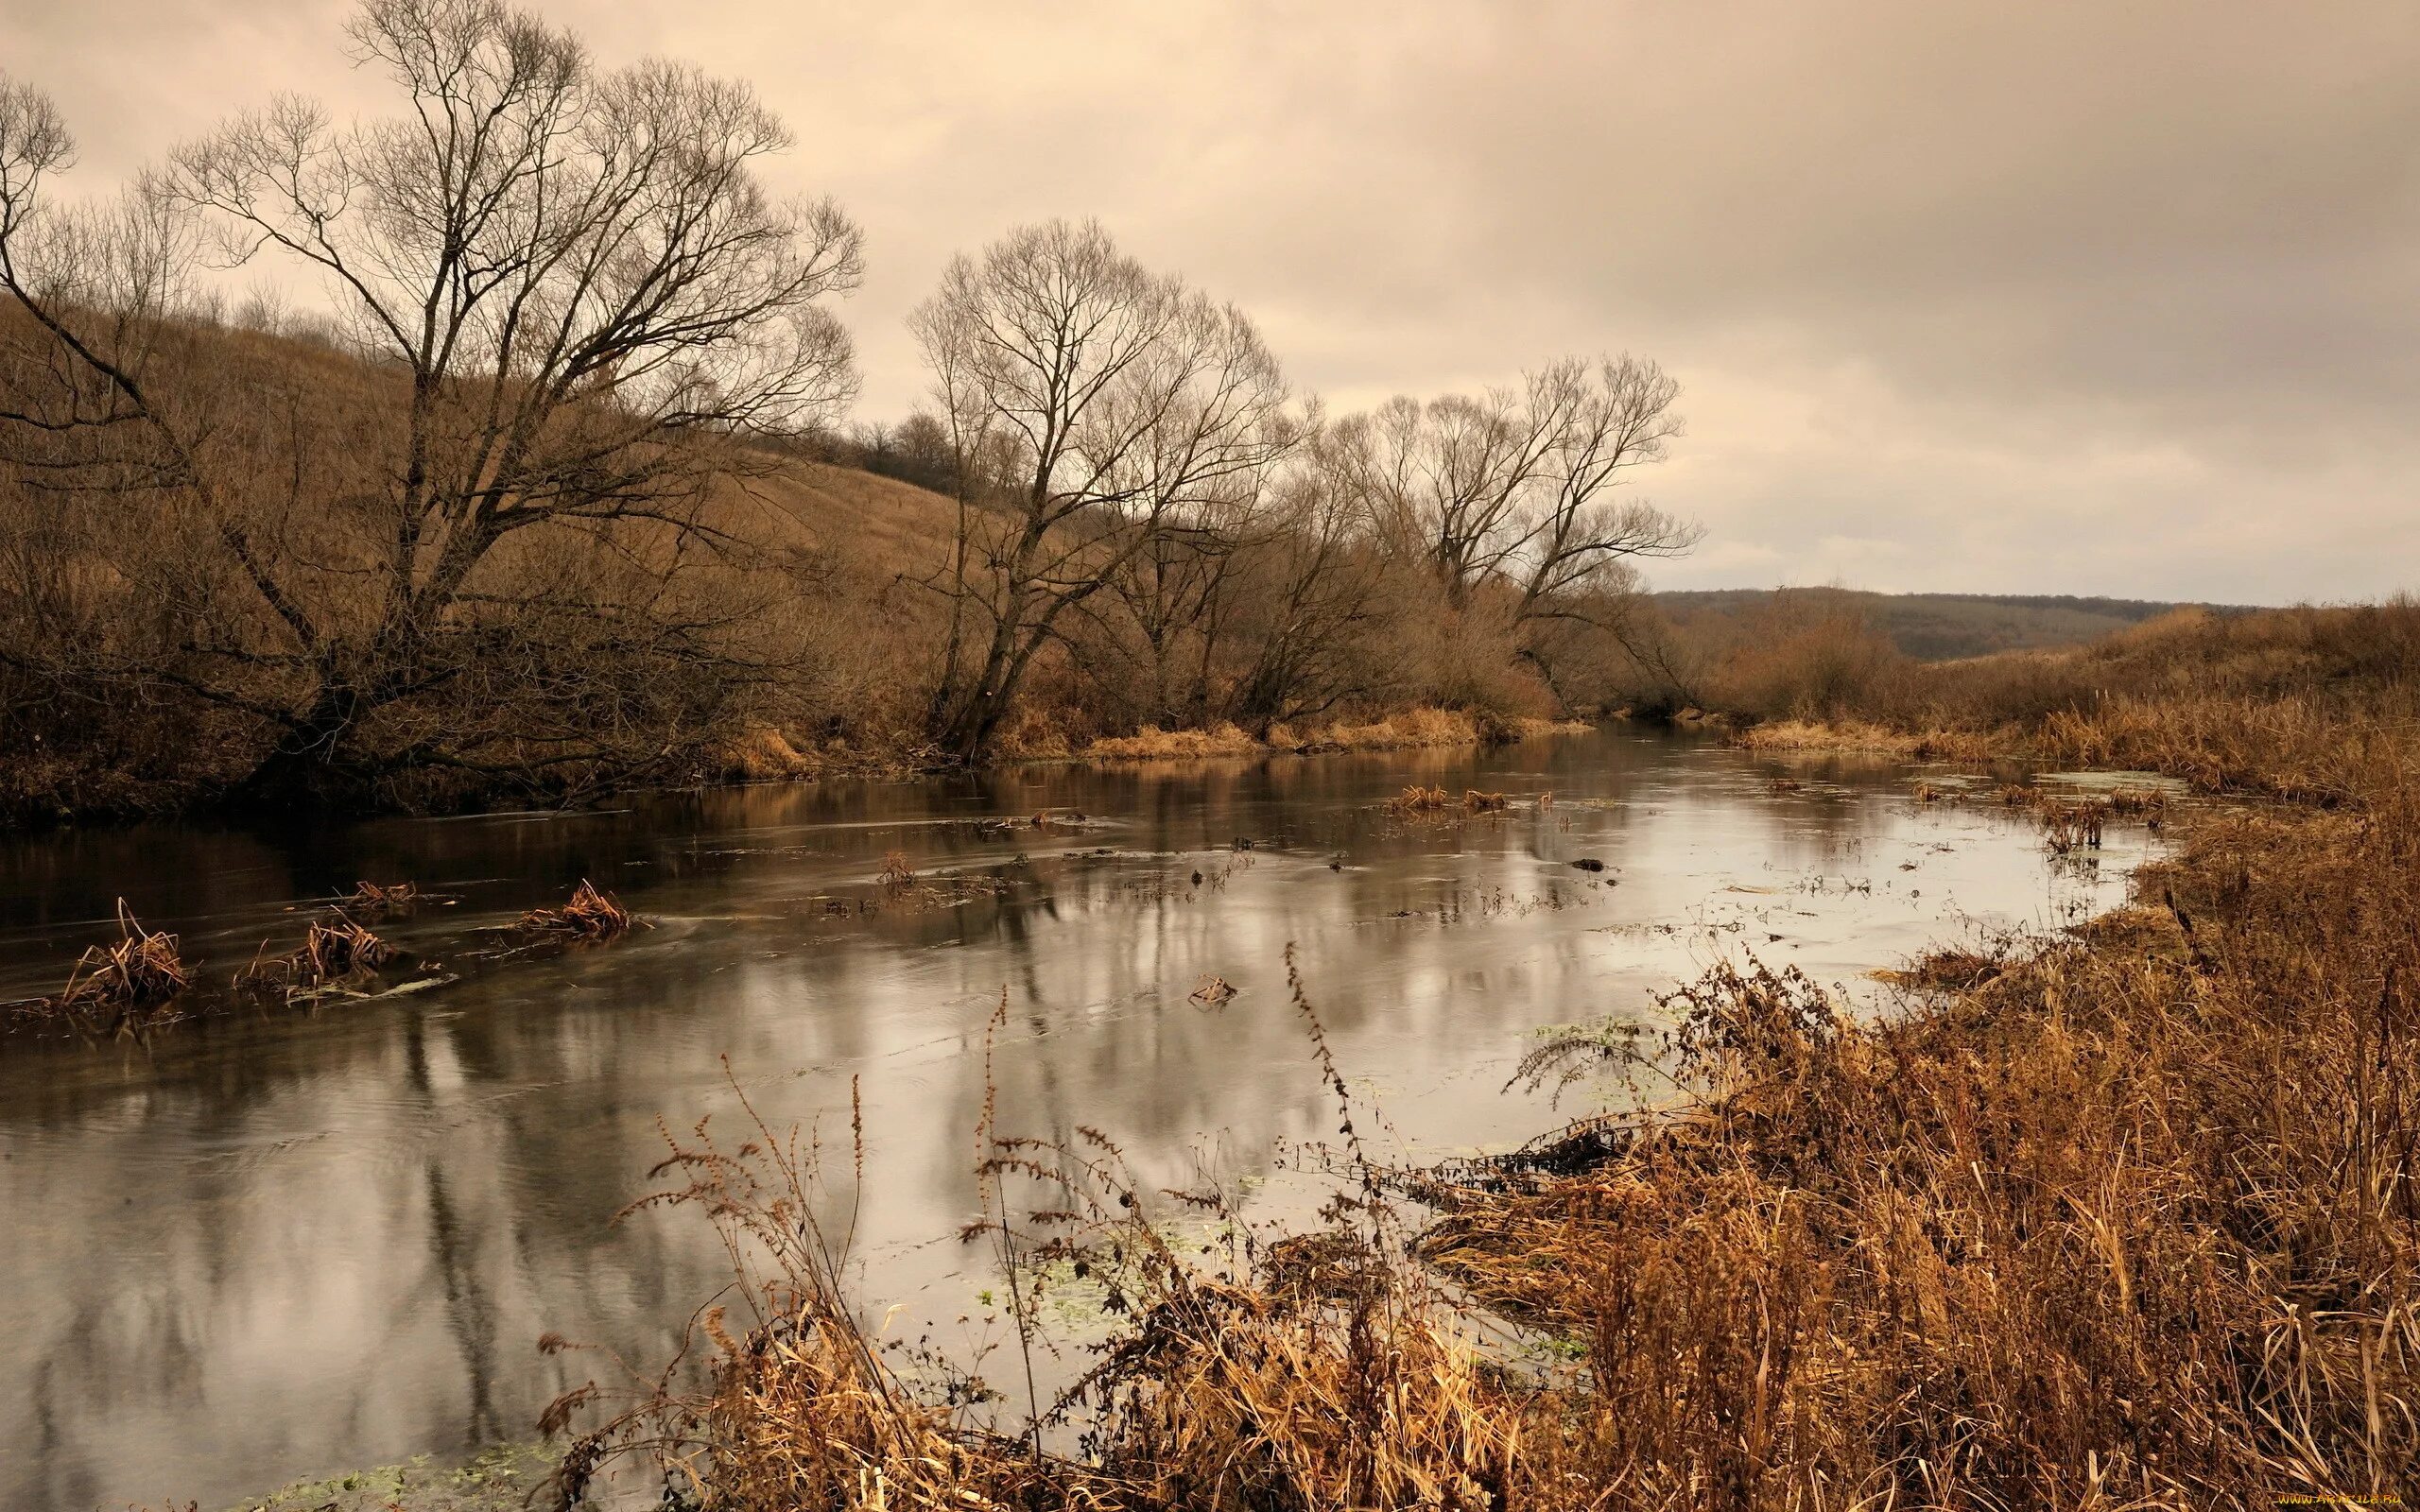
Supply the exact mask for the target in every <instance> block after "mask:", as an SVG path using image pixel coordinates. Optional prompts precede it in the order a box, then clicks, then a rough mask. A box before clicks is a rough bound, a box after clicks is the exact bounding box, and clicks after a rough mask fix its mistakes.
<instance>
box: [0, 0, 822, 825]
mask: <svg viewBox="0 0 2420 1512" xmlns="http://www.w3.org/2000/svg"><path fill="white" fill-rule="evenodd" d="M348 34H349V36H350V38H351V40H352V43H353V48H354V56H355V58H356V60H358V61H361V62H363V63H366V64H371V65H374V66H377V67H379V68H380V69H382V70H383V71H384V72H385V73H386V74H387V75H388V76H389V77H390V78H391V79H392V80H393V81H394V82H395V84H396V85H397V86H398V88H399V90H400V91H401V93H402V94H403V96H404V98H405V100H406V107H407V108H406V110H405V111H404V112H403V113H401V114H400V115H398V116H396V117H394V118H392V119H385V120H375V121H370V122H365V123H361V124H357V125H351V126H338V125H337V124H336V123H334V122H333V121H332V120H331V119H330V117H329V116H328V115H327V113H326V112H324V111H322V110H321V109H320V108H319V107H318V106H316V105H313V104H310V103H308V102H305V101H302V100H299V99H293V98H285V99H280V100H278V101H277V102H275V103H274V104H272V105H270V106H269V107H268V108H267V109H266V110H263V111H260V112H255V113H253V114H250V115H247V116H244V117H241V118H239V119H237V120H235V121H233V122H231V123H230V124H228V125H227V126H225V127H223V128H221V129H218V130H216V131H215V132H213V133H211V134H209V135H208V136H205V137H203V138H202V139H200V140H199V141H197V142H194V143H191V144H188V145H187V146H183V147H181V148H180V149H178V150H177V151H176V153H175V154H174V155H173V157H172V158H171V160H170V162H169V164H168V165H167V167H166V168H165V169H164V170H163V171H161V172H159V173H157V174H154V175H150V176H147V179H146V180H145V181H144V182H143V184H141V185H140V186H139V188H138V191H137V192H136V193H135V194H134V195H133V196H131V197H130V199H129V201H128V207H127V208H123V209H121V210H120V211H118V212H117V213H116V214H115V215H113V216H112V217H109V218H108V219H107V220H106V222H103V221H98V220H94V219H92V218H91V217H87V218H86V220H85V221H84V222H83V224H84V226H85V228H86V229H84V230H83V231H81V232H78V233H75V234H69V233H66V232H62V231H60V230H57V229H52V230H51V231H50V232H49V233H48V234H43V235H39V236H37V235H34V234H32V232H34V231H36V230H41V229H43V228H42V227H41V222H42V221H43V211H44V206H43V198H42V195H43V180H44V179H45V178H46V177H47V176H49V175H51V174H53V173H55V172H56V171H58V170H59V169H61V168H62V167H64V166H66V165H67V163H68V162H69V161H70V158H71V155H72V153H71V149H70V147H69V146H68V145H67V141H66V137H65V133H64V131H63V129H61V127H60V125H59V123H58V119H57V113H56V112H55V111H53V110H52V109H51V108H50V107H49V105H48V103H47V102H46V101H44V100H43V99H42V98H41V96H39V95H36V94H31V93H30V92H28V91H26V90H25V89H23V88H22V87H19V86H14V85H0V286H5V288H6V289H7V291H8V293H9V295H10V296H11V297H13V299H14V301H16V304H17V305H18V307H19V308H20V309H21V310H22V311H23V312H25V314H26V315H27V316H28V317H30V318H31V319H32V320H33V322H35V324H36V325H37V326H38V327H39V329H40V331H41V332H42V333H43V336H44V337H45V338H46V340H47V342H48V344H49V351H48V352H47V353H46V356H45V363H44V365H43V369H42V371H43V372H44V373H46V374H47V375H48V377H49V378H50V379H51V380H52V381H50V382H49V383H48V385H47V387H44V386H43V384H41V383H32V384H21V385H15V386H12V392H11V394H10V399H11V400H12V401H15V403H13V404H9V405H8V406H7V407H8V408H9V413H8V414H6V415H5V416H0V421H5V422H6V423H7V425H9V427H12V428H14V429H15V430H16V431H17V432H18V433H19V434H20V436H21V438H28V440H29V444H26V445H25V446H23V447H21V448H19V450H20V451H21V452H22V453H23V454H24V456H25V459H26V460H27V461H29V462H30V463H32V464H34V465H38V466H41V467H43V468H47V469H50V470H52V471H53V472H58V473H60V474H61V475H74V476H75V477H77V478H78V479H79V480H80V481H82V482H83V483H84V484H86V485H87V486H93V487H105V488H110V489H121V488H123V486H124V485H125V484H126V483H127V482H128V481H129V478H130V470H131V471H132V473H133V474H135V475H139V476H140V478H141V480H142V481H143V482H145V483H146V484H147V485H149V486H151V487H154V488H156V489H158V490H164V491H165V492H167V493H169V494H173V495H174V496H176V497H177V498H178V499H179V500H180V501H182V503H183V504H184V505H186V506H187V507H190V508H191V509H193V510H194V511H196V512H197V513H198V514H199V517H200V518H202V519H203V520H205V521H207V522H208V523H209V526H210V531H211V534H212V537H213V539H214V541H215V545H216V552H217V554H218V556H219V557H220V558H222V560H223V561H224V563H225V564H226V566H227V569H228V571H227V574H226V575H225V576H228V577H229V578H231V579H232V580H233V582H234V583H235V584H237V585H239V586H240V587H241V589H242V590H243V591H244V592H245V593H247V594H248V595H249V611H248V612H246V613H244V614H242V615H239V616H237V617H234V618H233V619H223V620H221V621H220V622H219V623H221V624H223V625H225V626H227V627H229V628H228V629H227V631H226V633H225V634H223V635H222V636H220V637H218V638H217V640H216V642H215V643H211V644H195V645H193V646H189V647H187V648H186V650H187V651H188V652H189V653H191V654H190V656H189V657H188V659H187V662H186V665H185V666H184V667H182V668H181V669H177V670H175V672H174V676H175V677H176V678H177V679H180V680H181V681H182V684H184V685H185V686H187V687H188V689H189V691H191V692H192V693H193V694H195V695H197V696H201V697H205V698H209V699H212V700H214V701H218V702H222V703H226V704H230V705H233V706H238V707H241V708H242V709H244V710H245V711H246V712H248V713H253V714H256V715H258V716H260V717H262V718H264V719H266V720H268V722H269V723H270V724H271V725H273V726H274V727H275V729H276V730H277V731H278V736H277V740H276V744H275V748H274V751H273V752H272V754H271V756H270V758H269V760H268V763H267V764H266V765H264V767H263V769H262V772H261V773H260V778H261V780H262V781H263V782H265V783H268V784H271V785H276V786H286V785H293V784H298V783H299V784H302V785H308V786H320V785H324V784H326V783H328V782H355V781H358V780H361V779H362V778H364V777H365V776H372V775H375V773H376V771H377V770H378V769H380V768H384V767H391V766H394V765H414V764H439V765H443V764H448V763H452V764H458V765H477V762H476V760H475V758H474V757H471V756H467V755H465V754H464V753H463V752H461V751H460V750H458V749H456V748H453V747H451V746H450V745H449V742H448V741H447V740H446V738H445V736H444V727H445V723H446V722H445V721H443V720H436V721H425V720H424V721H421V722H419V723H418V724H417V725H416V726H414V727H413V730H412V732H411V733H410V734H409V735H408V736H407V737H405V738H401V739H400V740H390V741H389V742H388V743H387V744H386V746H385V747H384V748H381V749H378V750H376V751H372V749H370V748H369V745H370V743H369V742H368V741H367V740H366V739H365V737H364V734H363V728H364V725H365V722H366V721H368V720H370V719H371V718H372V715H374V714H377V713H379V712H380V711H384V710H389V709H391V708H393V707H395V706H399V705H402V704H405V703H406V702H409V701H412V700H423V701H424V700H429V699H433V698H440V697H448V696H458V695H460V694H462V693H464V692H466V691H467V690H468V689H469V688H471V687H473V686H475V685H480V684H483V683H486V682H489V681H492V680H493V678H492V676H491V669H489V668H487V667H485V666H483V664H482V661H481V658H482V656H483V655H485V653H486V651H487V649H488V648H490V647H493V646H494V645H495V644H498V643H499V642H500V641H503V640H509V639H510V627H514V626H527V625H531V624H538V623H549V624H555V625H562V624H567V623H571V622H573V621H577V620H579V618H580V617H581V616H583V615H590V616H593V615H594V614H595V613H596V612H598V611H599V604H598V603H597V602H596V600H595V599H594V598H593V596H591V592H590V591H591V589H592V588H593V587H594V583H593V581H589V580H584V579H582V577H581V575H579V574H573V575H568V576H569V578H570V579H571V580H566V575H563V574H561V573H557V572H550V571H548V570H545V569H544V567H543V566H542V565H540V563H541V562H542V559H543V558H544V557H545V555H546V550H545V548H546V547H547V546H550V545H551V546H555V547H560V548H565V549H576V550H577V551H578V552H579V553H583V554H585V553H596V554H602V555H603V556H605V557H614V556H621V557H625V558H631V559H633V560H638V559H645V560H647V561H648V562H650V563H651V564H652V565H653V566H654V567H656V568H657V569H660V570H663V571H669V570H671V568H672V567H673V566H675V565H676V564H677V563H679V562H680V561H681V560H683V559H684V558H686V557H687V556H688V555H689V554H690V553H692V552H693V551H694V550H696V549H698V548H700V547H705V546H713V545H718V544H719V545H728V544H732V543H733V540H734V538H733V537H732V534H731V532H730V531H729V529H728V528H727V527H725V526H724V525H721V524H717V517H716V514H715V512H714V510H713V509H712V508H711V507H710V504H711V500H712V498H713V495H714V493H715V488H716V485H717V481H718V480H720V479H724V478H728V477H730V476H731V475H733V474H735V473H738V472H745V471H747V470H748V469H750V468H751V467H754V466H759V465H765V463H764V462H763V461H762V459H760V458H759V457H757V456H755V455H752V454H751V453H750V451H749V450H748V448H747V447H746V445H745V443H746V441H747V440H748V439H749V438H751V437H752V436H753V435H758V434H763V433H768V432H772V431H776V430H780V429H783V428H786V427H788V426H792V425H794V424H797V423H798V422H800V421H805V420H812V419H815V418H817V417H819V416H820V415H821V414H822V413H824V412H826V411H828V410H829V409H831V408H832V407H833V406H835V405H836V404H838V402H839V401H841V400H842V399H844V398H845V397H846V395H847V394H848V392H849V391H850V387H851V376H850V352H849V345H848V341H847V338H846V336H845V334H844V333H843V332H842V331H841V329H840V327H839V325H838V322H837V320H836V319H835V318H833V316H832V315H831V313H830V311H829V309H828V308H827V303H826V301H827V297H829V296H831V295H834V294H837V293H840V292H844V291H846V290H847V289H849V288H850V287H852V286H853V285H854V283H855V282H856V278H857V275H858V271H859V233H858V232H857V230H856V227H855V226H854V225H853V224H852V223H851V222H850V221H849V220H848V219H847V217H846V216H845V215H842V214H841V213H840V211H839V210H838V208H837V207H835V206H834V205H832V204H831V203H830V202H828V201H823V202H814V203H791V202H785V201H782V200H779V199H776V198H773V197H771V196H770V195H769V193H768V192H767V191H766V189H765V188H764V186H763V185H762V183H761V182H760V181H759V179H758V177H757V170H758V165H759V163H761V161H762V160H763V159H764V158H766V157H767V156H768V155H769V154H772V153H775V152H778V151H780V150H782V149H784V148H785V147H787V146H788V143H789V138H788V136H787V132H786V131H785V129H784V128H783V127H782V125H781V123H780V122H779V121H778V120H777V119H776V118H775V117H774V116H773V115H772V114H771V113H770V112H768V111H767V110H766V109H765V108H764V107H763V106H762V105H760V104H759V103H758V102H757V101H756V99H755V98H754V96H753V95H752V94H751V93H750V92H749V90H748V89H747V88H746V87H745V86H743V85H739V84H735V83H730V82H725V81H720V80H716V79H712V78H708V77H704V76H702V75H700V74H699V73H697V72H696V71H694V70H692V69H689V68H686V67H683V66H680V65H676V64H672V63H666V62H658V61H648V62H642V63H639V64H636V65H634V66H631V67H628V68H624V69H619V70H612V71H607V70H600V69H599V68H597V67H596V65H595V64H594V63H593V62H592V61H591V60H589V58H588V57H587V55H586V53H585V52H584V51H583V49H582V48H581V46H580V45H579V43H578V41H577V40H576V39H575V38H573V37H572V36H571V35H570V34H568V33H567V32H563V31H561V30H558V29H555V28H552V27H549V26H545V25H544V23H542V22H541V21H539V20H538V19H536V18H535V17H533V16H531V15H528V14H527V13H523V12H519V11H514V10H510V9H506V8H504V7H503V6H502V5H500V4H497V3H495V0H367V3H366V4H365V5H364V6H363V8H362V9H361V10H360V11H359V12H357V13H356V15H355V16H354V19H353V21H352V23H351V24H350V26H349V27H348ZM95 227H101V228H103V229H102V230H95V229H93V228H95ZM192 229H198V230H199V231H201V232H206V233H207V235H208V238H209V240H208V243H207V247H208V248H209V249H215V251H216V261H218V262H219V263H221V264H222V265H228V266H233V265H241V264H247V263H251V262H254V261H259V260H265V259H275V260H278V261H281V262H283V263H285V264H286V265H287V266H293V267H297V268H300V269H302V270H306V271H308V272H311V273H314V274H316V275H317V276H318V278H319V280H320V283H321V284H322V285H323V287H324V289H325V291H326V294H327V297H328V299H329V300H330V301H331V302H332V303H333V306H334V308H335V310H336V312H337V317H338V319H339V321H340V324H341V329H342V330H343V331H344V332H345V333H346V335H347V336H348V337H349V339H350V340H351V342H352V343H353V344H354V348H355V350H356V351H357V352H360V353H361V354H364V355H366V356H368V357H370V358H371V359H372V362H373V364H374V366H373V369H372V371H373V372H375V373H377V374H380V375H385V376H384V377H383V378H381V379H380V380H377V381H384V382H389V383H391V386H392V389H393V392H392V394H391V396H390V397H389V399H388V400H387V402H385V403H383V404H380V405H379V406H378V408H377V410H376V413H375V416H374V419H373V420H372V421H369V422H364V423H358V424H356V425H355V426H354V430H353V433H352V434H349V435H345V436H343V437H341V439H342V441H343V442H344V443H345V444H346V446H347V447H348V448H349V450H348V452H347V453H346V454H345V455H337V456H334V457H321V458H318V459H316V460H315V461H314V463H313V465H311V466H307V467H306V466H303V465H301V463H300V462H298V465H297V467H296V469H295V473H294V476H295V478H296V479H297V480H298V487H297V488H296V489H295V490H294V491H295V493H297V494H298V495H301V496H300V497H296V498H293V499H291V500H289V501H288V503H287V507H285V508H283V509H282V510H280V509H272V510H268V511H264V509H263V508H262V507H261V505H260V501H259V499H258V497H257V495H258V491H259V482H260V480H259V479H257V478H255V477H252V476H251V475H249V473H248V471H247V464H249V463H250V462H251V461H254V460H256V458H255V457H252V456H250V455H248V454H246V453H245V451H244V449H242V448H239V447H230V446H227V445H224V444H221V442H222V439H223V437H222V432H223V430H224V427H225V426H226V424H227V423H228V416H229V414H230V413H231V405H230V404H227V403H224V402H223V399H224V396H221V398H222V402H221V403H217V404H196V403H193V402H189V401H188V400H187V399H186V398H185V397H184V396H183V395H182V394H180V393H177V392H174V390H178V389H180V388H183V389H191V388H192V387H194V386H193V384H192V383H191V381H190V375H189V374H186V373H177V372H171V371H168V370H167V369H165V368H164V366H163V365H162V364H161V363H160V362H159V361H158V360H157V358H158V354H159V350H160V345H161V341H162V339H163V337H162V335H161V333H162V332H163V331H164V330H167V329H168V328H169V327H171V326H172V325H173V323H174V321H175V319H176V318H177V316H178V314H179V311H178V309H177V297H176V294H175V292H174V291H175V289H176V288H177V287H178V286H179V285H180V283H181V280H182V275H183V273H184V271H185V269H186V267H187V266H189V256H188V253H189V236H190V231H191V230H192ZM153 249H156V251H157V255H156V256H153V257H151V258H150V261H151V262H152V263H154V264H156V266H157V278H156V280H155V283H156V286H150V285H147V284H146V283H144V282H143V277H144V276H147V275H139V274H138V273H137V272H135V271H130V269H132V268H133V267H134V266H135V265H137V264H140V263H142V262H143V261H144V255H138V254H148V253H149V252H151V251H152V250H153ZM27 258H31V259H33V266H28V265H27V261H26V259H27ZM329 439H331V437H326V436H322V437H320V440H321V441H326V440H329ZM507 542H517V544H516V547H515V549H514V550H513V551H511V552H509V553H508V552H503V551H501V550H500V548H501V547H503V546H504V545H505V544H506V543H507ZM197 607H199V606H197ZM707 618H711V616H708V617H707ZM647 620H648V615H647V614H645V613H644V612H643V611H634V613H633V615H632V617H631V618H630V619H629V620H628V621H627V622H626V623H625V624H624V626H623V631H624V632H626V633H628V634H631V635H642V634H645V633H647V630H646V627H645V622H646V621H647ZM704 623H705V620H704V619H698V620H692V621H691V622H690V627H692V628H696V627H699V626H701V625H703V624H704ZM570 745H571V746H573V747H576V746H577V742H572V743H570ZM520 759H535V760H539V761H554V760H563V761H572V760H577V759H579V753H578V751H577V749H575V748H566V749H564V750H562V751H560V752H558V753H555V754H550V755H549V754H542V755H540V756H538V757H536V758H520Z"/></svg>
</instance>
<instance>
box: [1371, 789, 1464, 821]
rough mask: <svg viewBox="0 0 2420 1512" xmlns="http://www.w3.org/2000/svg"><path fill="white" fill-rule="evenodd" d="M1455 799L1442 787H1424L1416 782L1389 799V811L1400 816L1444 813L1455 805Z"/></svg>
mask: <svg viewBox="0 0 2420 1512" xmlns="http://www.w3.org/2000/svg"><path fill="white" fill-rule="evenodd" d="M1453 801H1454V800H1453V798H1452V797H1451V796H1450V795H1448V794H1447V793H1446V791H1445V790H1444V789H1443V788H1442V787H1423V786H1421V785H1420V784H1419V783H1417V782H1414V783H1413V784H1412V785H1411V786H1409V787H1407V788H1405V789H1404V790H1403V791H1402V792H1400V793H1397V794H1396V795H1395V796H1394V797H1392V798H1391V799H1387V812H1388V813H1390V814H1392V815H1396V816H1412V815H1420V814H1442V813H1443V812H1444V811H1445V810H1446V809H1448V808H1450V807H1451V806H1452V805H1453Z"/></svg>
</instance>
